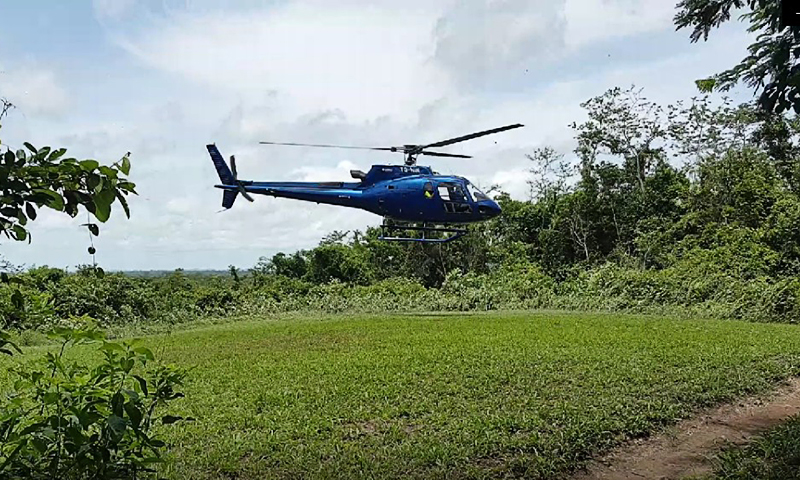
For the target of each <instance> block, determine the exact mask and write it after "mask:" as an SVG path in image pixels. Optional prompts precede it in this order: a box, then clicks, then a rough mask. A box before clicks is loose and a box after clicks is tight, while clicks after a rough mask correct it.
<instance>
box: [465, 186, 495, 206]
mask: <svg viewBox="0 0 800 480" xmlns="http://www.w3.org/2000/svg"><path fill="white" fill-rule="evenodd" d="M466 184H467V191H469V194H470V195H472V198H473V199H474V200H475V201H476V202H482V201H484V200H489V197H487V196H486V194H484V193H483V192H481V191H480V190H478V188H477V187H476V186H475V185H473V184H471V183H470V182H466Z"/></svg>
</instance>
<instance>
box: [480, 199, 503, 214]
mask: <svg viewBox="0 0 800 480" xmlns="http://www.w3.org/2000/svg"><path fill="white" fill-rule="evenodd" d="M500 212H501V209H500V205H498V204H497V203H496V202H494V201H492V200H484V201H482V202H481V203H480V204H479V205H478V213H480V214H481V216H483V217H486V218H493V217H496V216H498V215H500Z"/></svg>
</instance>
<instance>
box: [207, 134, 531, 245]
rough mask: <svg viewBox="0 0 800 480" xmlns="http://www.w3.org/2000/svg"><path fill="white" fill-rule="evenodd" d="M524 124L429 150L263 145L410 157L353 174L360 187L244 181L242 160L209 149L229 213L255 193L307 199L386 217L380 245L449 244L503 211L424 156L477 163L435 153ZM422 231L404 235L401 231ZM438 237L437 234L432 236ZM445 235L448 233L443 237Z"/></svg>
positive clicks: (445, 142) (213, 147)
mask: <svg viewBox="0 0 800 480" xmlns="http://www.w3.org/2000/svg"><path fill="white" fill-rule="evenodd" d="M522 126H523V125H521V124H514V125H507V126H504V127H499V128H494V129H491V130H485V131H482V132H477V133H471V134H469V135H464V136H461V137H456V138H451V139H448V140H443V141H440V142H434V143H429V144H426V145H403V146H398V147H356V146H344V145H323V144H308V143H279V142H259V143H260V144H262V145H284V146H299V147H321V148H346V149H360V150H377V151H388V152H398V153H402V154H404V155H405V162H404V165H373V166H372V168H370V170H369V171H368V172H366V173H364V172H363V171H361V170H350V176H351V177H352V178H353V179H355V180H357V181H356V182H260V181H253V180H240V179H239V176H238V173H237V171H236V158H235V157H234V156H233V155H231V157H230V168H229V167H228V164H226V163H225V160H224V158H223V157H222V154H220V152H219V150H218V149H217V147H216V145H215V144H209V145H206V148H207V149H208V153H209V155H210V156H211V160H212V161H213V163H214V167H215V168H216V170H217V174H218V175H219V179H220V181H221V182H222V183H221V184H218V185H214V186H215V187H216V188H220V189H222V190H224V192H223V194H222V207H223V208H224V209H229V208H231V207H232V206H233V203H234V202H235V201H236V197H237V196H238V195H239V194H241V195H242V196H243V197H244V198H245V199H246V200H248V201H250V202H252V201H253V197H252V196H251V195H250V194H261V195H269V196H272V197H279V198H288V199H294V200H303V201H308V202H316V203H318V204H320V203H324V204H329V205H338V206H343V207H351V208H359V209H362V210H366V211H368V212H371V213H374V214H376V215H380V216H382V217H383V223H382V225H381V234H380V236H379V237H378V239H379V240H384V241H401V242H422V243H444V242H450V241H453V240H456V239H458V238H461V237H463V236H464V235H466V234H467V230H466V229H465V228H464V227H463V226H464V225H465V224H470V223H475V222H481V221H485V220H489V219H491V218H494V217H497V216H498V215H500V213H501V209H500V206H499V205H498V204H497V203H496V202H495V201H494V200H492V199H491V198H489V197H488V196H487V195H486V194H484V193H483V192H481V191H480V190H479V189H478V188H477V187H475V185H473V184H472V182H470V181H469V180H467V179H466V178H464V177H460V176H455V175H440V174H438V173H437V172H434V171H433V170H432V169H431V167H428V166H422V165H417V157H418V156H419V155H425V156H431V157H447V158H472V157H470V156H468V155H459V154H453V153H444V152H436V151H430V150H428V149H430V148H437V147H444V146H447V145H452V144H454V143H459V142H463V141H466V140H471V139H473V138H478V137H482V136H484V135H491V134H495V133H500V132H504V131H506V130H511V129H514V128H519V127H522ZM409 231H411V232H419V235H417V236H413V237H412V236H408V235H406V236H401V235H397V232H409ZM431 234H433V235H431ZM442 234H445V235H447V236H445V237H444V238H442Z"/></svg>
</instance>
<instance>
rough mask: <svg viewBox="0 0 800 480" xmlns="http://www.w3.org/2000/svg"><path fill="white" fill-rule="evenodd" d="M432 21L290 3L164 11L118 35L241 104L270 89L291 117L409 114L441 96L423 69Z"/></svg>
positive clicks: (397, 9)
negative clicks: (221, 11) (240, 9)
mask: <svg viewBox="0 0 800 480" xmlns="http://www.w3.org/2000/svg"><path fill="white" fill-rule="evenodd" d="M433 21H434V19H425V18H424V17H423V18H419V17H418V16H416V15H415V13H414V11H413V10H412V11H411V12H409V11H408V10H407V9H406V8H403V6H402V5H399V4H398V5H395V6H394V7H388V8H385V9H376V8H364V6H363V5H360V6H359V5H346V4H345V5H340V4H338V3H337V4H330V3H325V4H317V5H316V6H311V5H307V4H299V3H291V4H286V5H280V6H276V7H273V8H270V9H266V10H259V11H251V12H247V13H228V14H226V15H218V14H209V13H202V14H197V15H180V14H173V15H171V16H169V17H164V18H163V19H162V22H159V23H155V24H151V25H148V27H154V28H143V29H141V31H134V32H128V33H127V34H126V35H125V36H124V37H118V40H119V41H120V43H121V44H122V45H123V46H125V48H127V49H128V50H129V51H130V52H132V53H134V54H135V55H136V56H137V57H138V58H139V59H141V60H142V61H144V62H145V63H146V64H147V65H150V66H152V67H155V68H158V69H162V70H164V71H167V72H171V73H174V74H177V75H180V76H182V77H184V78H188V79H190V80H192V81H197V82H202V83H204V84H206V85H208V86H209V87H211V88H215V89H222V90H226V91H229V92H235V93H236V94H237V95H245V96H248V97H251V98H252V96H253V95H262V94H263V93H264V92H267V91H278V92H280V94H281V95H282V96H283V97H285V98H286V99H288V100H287V101H288V102H289V103H290V105H291V107H292V108H294V109H295V110H296V111H306V112H312V111H318V110H333V109H336V108H340V109H344V110H345V111H346V112H347V114H348V115H350V116H354V117H360V118H364V117H374V116H377V115H380V114H383V113H386V112H393V113H398V114H403V113H405V114H412V113H413V112H414V111H415V110H416V108H418V106H419V105H421V104H424V103H425V102H426V101H430V100H431V99H434V98H436V97H438V96H439V95H441V94H442V93H443V91H442V90H441V86H442V82H441V80H440V78H439V77H440V76H441V74H440V73H439V72H438V71H437V69H436V68H433V66H431V65H429V64H427V63H426V60H427V57H428V51H427V50H428V47H429V45H430V41H429V39H430V37H429V31H430V29H431V25H432V22H433Z"/></svg>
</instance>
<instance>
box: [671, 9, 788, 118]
mask: <svg viewBox="0 0 800 480" xmlns="http://www.w3.org/2000/svg"><path fill="white" fill-rule="evenodd" d="M677 8H678V12H677V14H676V15H675V18H674V22H675V25H676V27H677V28H678V29H679V30H680V29H682V28H691V29H692V32H691V34H690V36H689V38H690V40H691V41H692V42H693V43H694V42H697V41H699V40H700V39H703V40H704V41H705V40H708V36H709V34H710V33H711V30H713V29H714V28H718V27H719V26H720V25H722V24H723V23H725V22H727V21H729V20H730V19H731V17H732V16H733V14H734V13H736V10H740V11H743V12H744V13H742V15H741V19H742V20H745V21H747V22H748V23H749V27H748V31H749V32H752V33H757V34H758V36H757V37H756V41H755V42H753V43H752V44H751V45H750V46H749V47H748V55H747V56H746V57H745V58H744V59H742V61H741V62H739V64H738V65H735V66H733V67H732V68H730V69H728V70H725V71H724V72H720V73H718V74H716V75H714V76H712V77H710V78H706V79H703V80H698V81H697V85H698V87H699V88H700V89H701V90H702V91H704V92H710V91H712V90H722V91H726V90H729V89H730V88H732V87H733V86H735V85H736V84H737V83H739V82H740V81H743V82H744V83H745V84H746V85H747V86H748V87H750V88H752V89H753V90H754V91H755V92H756V93H759V94H760V96H759V104H760V105H761V107H762V108H764V109H766V110H768V111H776V112H783V111H786V110H788V109H794V111H795V113H800V65H798V57H800V27H793V26H787V25H784V24H783V22H782V18H781V2H779V1H776V0H682V1H681V2H680V3H679V4H678V5H677Z"/></svg>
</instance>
